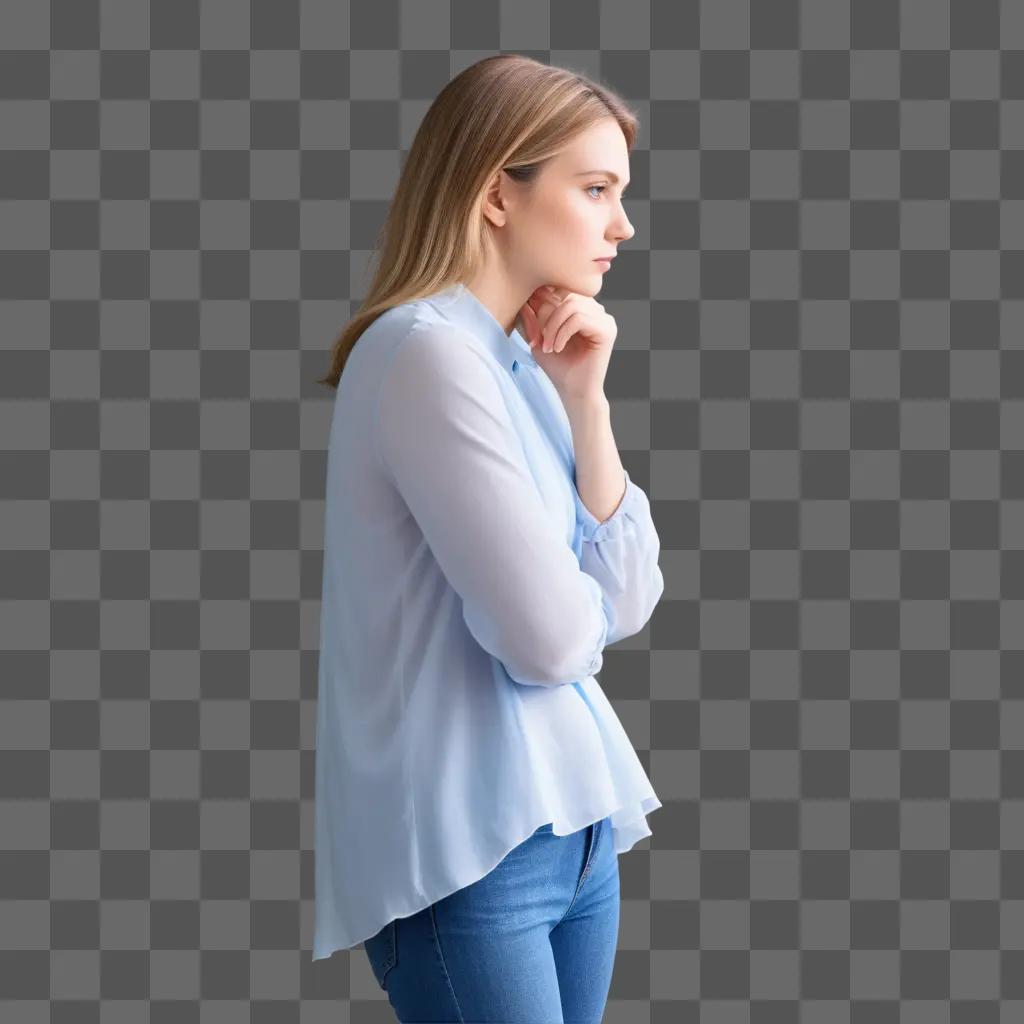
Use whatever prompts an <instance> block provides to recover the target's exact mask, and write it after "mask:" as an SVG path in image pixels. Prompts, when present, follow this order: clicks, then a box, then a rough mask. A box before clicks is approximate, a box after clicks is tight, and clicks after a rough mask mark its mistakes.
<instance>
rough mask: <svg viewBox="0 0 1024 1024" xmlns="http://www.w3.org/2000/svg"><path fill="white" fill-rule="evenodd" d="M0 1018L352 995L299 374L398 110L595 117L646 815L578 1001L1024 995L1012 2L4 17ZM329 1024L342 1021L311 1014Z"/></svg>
mask: <svg viewBox="0 0 1024 1024" xmlns="http://www.w3.org/2000/svg"><path fill="white" fill-rule="evenodd" d="M0 48H2V51H3V52H2V53H0V247H2V252H0V342H2V346H0V397H2V399H3V401H2V403H0V495H2V499H3V500H2V503H0V547H2V550H0V694H2V697H3V703H2V706H0V899H2V903H0V998H2V999H3V1000H5V1001H4V1002H3V1003H0V1007H2V1008H0V1017H2V1019H3V1020H4V1022H5V1024H7V1022H10V1024H41V1022H52V1024H70V1022H74V1024H97V1022H100V1021H102V1022H104V1024H108V1022H109V1024H120V1022H125V1024H127V1022H133V1024H134V1022H137V1021H142V1020H149V1021H153V1022H157V1024H170V1022H174V1024H191V1022H216V1024H235V1022H242V1021H246V1022H249V1021H252V1022H257V1024H259V1022H271V1021H272V1022H274V1024H281V1022H286V1024H290V1022H298V1021H302V1022H325V1024H326V1022H331V1024H334V1022H338V1021H343V1020H345V1019H351V1020H353V1021H385V1020H390V1019H392V1015H391V1012H390V1008H389V1007H388V1005H387V1003H386V1001H385V1000H384V997H383V993H381V992H380V991H379V990H378V989H377V988H376V986H375V983H374V981H373V978H372V975H371V973H370V970H369V966H368V964H367V962H366V960H365V958H364V957H363V956H362V954H361V952H359V950H358V949H357V950H355V951H353V952H351V953H341V954H338V955H336V956H335V957H333V958H332V959H330V960H327V961H322V962H318V963H317V964H315V965H314V964H313V963H312V962H311V961H310V956H309V945H310V941H311V929H312V877H313V852H312V835H313V830H312V825H313V822H312V806H313V804H312V798H313V789H312V786H313V772H312V768H313V747H314V731H313V727H314V722H315V718H314V713H315V700H316V665H317V649H318V616H319V607H320V605H319V598H320V585H321V574H320V569H321V548H322V519H323V511H324V508H323V500H322V499H323V484H324V465H325V460H324V455H325V453H324V450H323V449H324V445H325V443H326V436H327V429H328V424H329V417H330V414H331V410H332V399H333V395H334V392H333V391H330V390H329V389H327V388H325V387H322V386H321V385H318V384H316V383H315V379H316V377H318V376H320V375H322V374H324V373H325V372H326V371H327V368H328V364H327V349H328V346H329V345H330V343H331V341H332V340H333V338H334V336H335V335H336V333H337V331H338V330H339V329H340V327H341V325H342V324H343V323H344V322H345V320H346V319H347V317H348V315H349V314H350V313H351V311H352V310H353V309H354V305H355V302H356V300H357V299H358V296H359V295H360V294H361V291H362V289H363V288H364V287H365V282H366V265H367V262H368V260H369V257H370V255H371V251H372V249H373V246H374V244H375V239H376V233H377V229H378V226H379V224H380V222H381V220H382V217H383V215H384V212H385V209H386V206H387V203H388V200H389V198H390V196H391V194H392V191H393V188H394V185H395V182H396V179H397V175H398V173H399V169H400V166H401V161H402V158H403V155H404V154H405V153H406V152H407V151H408V147H409V145H410V143H411V140H412V136H413V133H414V131H415V128H416V126H417V124H418V123H419V120H420V118H421V117H422V115H423V113H424V111H425V110H426V108H427V107H428V105H429V103H430V101H431V99H432V98H433V97H434V96H435V95H436V94H437V92H438V91H439V90H440V88H441V87H442V86H443V85H444V84H445V83H446V82H447V81H448V80H449V79H450V78H451V77H452V75H454V74H455V73H456V72H457V71H459V70H461V68H462V67H464V66H466V65H467V64H470V63H472V62H474V61H475V60H477V59H479V58H480V57H483V56H486V55H487V54H490V53H493V52H497V51H499V50H505V51H515V52H521V53H527V54H530V55H533V56H537V57H539V58H540V59H542V60H544V61H549V62H551V63H555V64H562V65H564V66H568V67H573V68H576V69H578V70H582V71H584V72H587V73H589V74H591V75H594V76H597V77H599V78H600V79H601V80H603V81H606V82H607V83H609V84H610V85H612V86H613V87H615V88H616V89H618V90H619V91H621V92H622V93H623V94H624V95H625V97H626V98H627V100H628V101H629V102H630V103H631V104H632V105H633V106H634V107H636V108H637V109H638V110H639V111H640V113H641V118H642V122H643V123H642V127H641V134H640V139H639V141H638V144H637V147H636V149H635V150H634V152H633V153H632V156H631V170H632V180H633V185H632V186H631V189H630V193H629V197H627V200H626V206H627V209H628V213H629V216H630V218H631V220H632V221H633V223H634V225H635V226H636V235H635V236H634V238H633V239H632V240H631V241H630V243H628V245H626V246H625V247H624V248H623V251H622V254H621V256H620V258H619V260H618V261H617V262H616V265H615V270H614V272H613V273H612V274H610V275H608V276H607V277H606V278H605V286H604V289H603V291H602V292H601V295H600V299H601V301H602V302H604V303H606V304H607V306H608V308H609V310H610V311H611V312H612V313H613V314H614V315H615V316H616V318H617V319H618V322H619V340H618V342H617V345H616V355H615V356H614V357H613V360H612V366H611V371H610V379H609V382H608V384H609V388H608V393H609V398H610V399H611V402H612V409H613V423H614V429H615V433H616V438H617V440H618V442H619V444H620V448H621V450H622V455H623V461H624V462H625V464H626V466H627V469H628V470H629V472H630V474H631V476H632V477H633V478H634V479H636V480H637V482H638V483H640V484H641V485H642V486H643V487H644V488H645V489H646V490H647V491H648V493H649V495H650V496H651V499H652V508H653V511H654V515H655V520H656V522H657V524H658V528H659V532H660V534H661V538H662V545H663V552H662V567H663V570H664V573H665V577H666V592H665V595H664V597H663V598H662V601H661V604H660V605H659V607H658V609H657V611H656V612H655V615H654V618H653V619H652V621H651V623H650V624H649V625H648V627H647V628H646V629H645V630H644V631H643V632H642V633H640V634H638V635H637V636H636V637H633V638H630V640H629V641H624V642H622V643H620V644H618V645H616V646H615V647H613V648H611V649H609V650H608V651H607V652H606V659H605V668H604V671H603V672H602V674H601V682H602V685H603V686H604V688H605V690H606V692H607V693H608V695H609V697H610V698H611V699H612V700H613V702H614V703H615V706H616V708H617V710H618V712H619V714H620V716H621V718H622V720H623V722H624V724H625V726H626V728H627V729H628V731H629V733H630V735H631V737H632V738H633V740H634V741H635V744H636V746H637V749H638V750H639V751H640V754H641V757H642V759H643V761H644V763H645V765H648V766H649V768H650V773H651V777H652V780H653V782H654V785H655V788H656V790H657V791H658V794H659V796H660V797H661V798H662V800H663V802H664V807H663V808H662V809H660V810H659V811H657V812H655V814H654V815H652V818H651V825H652V828H653V831H654V835H653V836H652V837H651V838H650V839H649V840H646V841H645V842H644V843H642V844H640V845H639V846H638V847H637V849H635V850H634V851H632V852H630V853H629V854H627V855H624V856H623V857H622V859H621V862H620V863H621V871H622V890H623V891H622V918H621V931H620V949H619V953H618V959H617V964H616V972H615V977H614V979H613V983H612V988H611V995H610V998H609V1003H608V1010H607V1014H606V1017H605V1020H606V1021H607V1022H608V1024H618V1022H622V1024H626V1022H629V1024H634V1022H642V1021H649V1022H652V1024H668V1022H673V1024H691V1022H698V1021H699V1022H700V1024H746V1022H750V1024H776V1022H780V1024H781V1022H786V1024H789V1022H794V1021H798V1020H799V1021H801V1022H803V1024H868V1022H870V1024H895V1022H897V1021H899V1022H901V1024H945V1022H954V1024H955V1022H970V1024H990V1022H992V1024H994V1022H1000V1024H1005V1022H1010V1021H1020V1020H1022V1019H1024V849H1022V844H1024V781H1022V780H1024V653H1022V651H1024V643H1022V640H1024V515H1022V508H1024V3H1022V2H1021V0H1003V2H1002V3H1000V2H999V0H903V2H902V3H899V2H897V0H805V2H803V3H800V2H799V0H707V2H705V3H697V2H685V3H684V2H650V3H644V2H636V3H631V2H626V0H607V2H604V3H597V2H582V0H574V2H569V0H565V2H562V0H558V2H552V3H550V4H548V3H514V4H513V3H508V4H504V5H499V4H498V3H496V2H493V0H491V2H483V0H458V2H456V0H451V2H446V0H406V2H404V3H398V2H395V0H373V2H361V0H360V2H355V0H353V2H352V3H351V4H348V3H338V2H330V0H304V2H301V3H298V2H277V3H274V2H270V0H259V2H252V3H248V2H243V0H202V2H201V3H200V2H198V0H160V2H152V3H149V4H147V3H143V2H142V0H137V2H136V0H52V2H51V3H50V4H49V7H47V3H46V2H45V0H3V3H0ZM346 1015H348V1017H346Z"/></svg>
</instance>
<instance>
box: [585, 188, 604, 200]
mask: <svg viewBox="0 0 1024 1024" xmlns="http://www.w3.org/2000/svg"><path fill="white" fill-rule="evenodd" d="M607 187H608V186H607V185H588V186H587V187H586V190H585V191H586V192H587V193H589V192H590V190H591V189H592V188H599V189H600V190H601V191H602V192H603V191H604V190H605V189H606V188H607ZM597 198H598V197H597V196H591V199H597Z"/></svg>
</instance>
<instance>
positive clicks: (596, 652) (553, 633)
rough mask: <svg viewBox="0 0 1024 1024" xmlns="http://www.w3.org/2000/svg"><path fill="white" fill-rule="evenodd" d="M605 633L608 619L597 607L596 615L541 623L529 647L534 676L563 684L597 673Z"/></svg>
mask: <svg viewBox="0 0 1024 1024" xmlns="http://www.w3.org/2000/svg"><path fill="white" fill-rule="evenodd" d="M552 626H554V627H555V628H554V629H552ZM607 635H608V620H607V618H606V617H605V615H604V611H603V610H602V609H601V607H600V606H598V607H597V609H596V614H594V615H589V616H581V617H580V618H579V619H578V620H573V621H572V622H571V623H567V622H566V621H564V620H563V621H562V622H561V623H558V622H557V621H550V622H547V623H545V624H544V626H543V629H542V631H541V632H540V634H539V636H540V642H539V643H538V644H537V645H536V647H535V648H534V650H533V661H534V671H535V673H536V676H537V678H538V679H539V680H540V681H541V683H542V685H544V686H565V685H566V684H568V683H574V682H577V681H579V680H583V679H586V678H587V677H588V676H592V675H594V674H596V673H597V672H600V671H601V665H602V663H603V660H604V653H603V652H604V647H605V643H606V642H607Z"/></svg>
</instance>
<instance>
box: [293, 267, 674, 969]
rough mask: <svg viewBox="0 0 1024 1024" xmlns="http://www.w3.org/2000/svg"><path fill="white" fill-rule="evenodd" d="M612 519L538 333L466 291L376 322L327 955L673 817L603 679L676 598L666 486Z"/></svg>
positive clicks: (332, 807) (329, 706)
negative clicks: (548, 846)
mask: <svg viewBox="0 0 1024 1024" xmlns="http://www.w3.org/2000/svg"><path fill="white" fill-rule="evenodd" d="M625 486H626V490H625V494H624V496H623V498H622V500H621V502H620V503H619V506H618V508H617V509H616V510H615V512H614V513H613V514H612V515H611V516H610V517H609V518H608V519H606V520H604V521H603V522H599V521H598V520H597V519H596V518H595V517H594V516H593V515H592V514H591V512H590V511H589V510H588V509H587V507H586V506H585V505H584V504H583V502H582V501H581V499H580V497H579V494H578V492H577V491H576V486H575V461H574V458H573V448H572V431H571V428H570V424H569V420H568V417H567V415H566V412H565V409H564V407H563V405H562V402H561V399H560V398H559V397H558V393H557V392H556V391H555V389H554V386H553V385H552V383H551V381H550V379H549V378H548V376H547V375H546V374H545V373H544V371H543V370H542V369H541V368H540V367H539V366H538V365H537V363H536V361H535V360H534V358H533V356H532V354H531V352H530V348H529V345H528V344H527V343H526V341H525V340H524V339H523V337H522V336H521V335H520V333H519V331H518V330H513V332H512V334H511V335H506V334H505V331H504V330H503V329H502V327H501V325H500V324H499V323H498V321H497V320H496V319H495V318H494V316H493V315H492V314H491V312H490V311H489V310H488V309H487V307H486V306H484V305H483V304H482V303H481V302H480V301H479V299H477V298H476V296H475V295H474V294H473V292H472V291H470V290H469V289H468V288H466V287H465V286H463V285H454V286H452V287H449V288H446V289H444V290H442V291H440V292H438V293H436V294H434V295H432V296H429V297H428V298H425V299H419V300H416V301H413V302H407V303H403V304H402V305H399V306H396V307H393V308H392V309H389V310H388V311H387V312H385V313H384V314H382V315H381V316H380V317H378V319H377V320H375V321H374V322H373V323H372V324H371V325H370V327H369V328H368V329H367V330H366V331H365V332H364V333H363V334H362V335H361V337H360V338H359V340H358V342H357V343H356V345H355V347H354V348H353V349H352V352H351V353H350V355H349V358H348V363H347V364H346V367H345V371H344V373H343V374H342V376H341V381H340V384H339V387H338V390H337V393H336V396H335V404H334V411H333V418H332V421H331V429H330V438H329V442H328V454H327V487H326V498H325V516H324V565H323V599H322V605H321V618H320V662H319V690H318V703H317V721H316V790H315V793H316V796H315V833H316V848H315V906H314V911H315V929H314V939H313V959H314V960H318V959H322V958H324V957H327V956H329V955H330V954H331V953H332V952H334V951H335V950H338V949H346V948H349V947H351V946H355V945H357V944H358V943H359V942H361V941H362V940H364V939H366V938H368V937H369V936H371V935H373V934H375V933H376V932H377V931H379V930H380V929H381V928H382V927H383V926H384V925H385V924H387V923H388V922H389V921H391V920H392V919H394V918H396V917H408V916H409V915H411V914H414V913H416V912H417V911H419V910H422V909H423V908H424V907H427V906H429V905H430V904H431V903H434V902H436V901H437V900H439V899H442V898H443V897H444V896H447V895H449V894H451V893H453V892H455V891H456V890H457V889H461V888H463V887H465V886H467V885H469V884H470V883H472V882H475V881H477V880H478V879H480V878H482V877H483V876H484V875H485V874H487V873H488V872H489V871H491V870H492V869H493V868H494V867H496V866H497V864H498V863H499V862H500V861H501V860H502V859H503V858H504V857H505V855H506V854H507V853H509V851H510V850H511V849H512V848H513V847H515V846H517V845H518V844H519V843H521V842H523V841H524V840H526V839H527V838H528V837H529V836H530V835H531V834H532V833H533V832H534V831H535V830H536V829H537V828H539V827H540V826H541V825H543V824H546V823H548V822H552V823H553V828H554V831H555V833H557V834H558V835H567V834H568V833H570V832H575V831H577V830H579V829H581V828H584V827H586V826H587V825H588V824H590V823H591V822H594V821H597V820H599V819H601V818H604V817H607V816H609V815H610V816H611V826H612V836H613V841H614V846H615V850H616V852H617V853H623V852H625V851H626V850H628V849H630V848H631V847H632V846H633V845H634V844H635V843H636V842H637V841H638V840H640V839H643V838H644V837H646V836H649V835H651V830H650V828H649V827H648V825H647V821H646V816H647V815H648V814H649V813H650V812H651V811H653V810H655V809H656V808H658V807H660V806H661V801H660V800H659V799H658V797H657V796H656V794H655V792H654V790H653V789H652V787H651V783H650V781H649V779H648V777H647V775H646V773H645V772H644V769H643V766H642V765H641V763H640V760H639V758H638V757H637V755H636V751H635V750H634V749H633V746H632V744H631V742H630V740H629V737H628V735H627V734H626V732H625V730H624V729H623V727H622V724H621V722H620V721H619V718H618V716H617V715H616V713H615V710H614V709H613V707H612V706H611V704H610V703H609V701H608V699H607V697H606V696H605V694H604V691H603V690H602V689H601V687H600V685H599V684H598V682H597V680H596V679H595V678H594V673H595V672H597V671H599V669H600V668H601V664H602V657H603V656H602V651H603V649H604V647H605V645H606V644H609V643H614V642H615V641H617V640H620V639H622V638H623V637H628V636H632V635H633V634H635V633H637V632H639V631H640V630H641V629H642V628H643V627H644V625H645V624H646V623H647V621H648V620H649V619H650V617H651V614H652V612H653V611H654V607H655V605H656V604H657V602H658V599H659V598H660V597H661V594H662V591H663V590H664V580H663V578H662V574H661V570H660V569H659V567H658V554H659V550H660V544H659V540H658V534H657V531H656V530H655V527H654V523H653V521H652V519H651V513H650V505H649V502H648V498H647V495H646V494H645V493H644V491H643V490H642V489H641V488H640V487H638V486H637V485H636V484H635V483H634V482H633V481H632V480H631V479H630V478H629V474H628V472H627V473H626V475H625Z"/></svg>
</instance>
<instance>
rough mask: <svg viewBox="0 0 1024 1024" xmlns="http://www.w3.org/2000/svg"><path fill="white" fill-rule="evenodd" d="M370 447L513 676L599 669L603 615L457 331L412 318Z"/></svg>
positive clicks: (595, 589) (386, 383)
mask: <svg viewBox="0 0 1024 1024" xmlns="http://www.w3.org/2000/svg"><path fill="white" fill-rule="evenodd" d="M375 433H376V437H377V441H378V448H377V453H378V455H379V457H380V462H381V465H382V467H383V469H384V471H385V472H386V473H387V474H388V475H389V476H390V478H391V480H392V481H393V483H394V485H395V487H396V489H397V490H398V492H399V493H400V494H401V496H402V498H403V499H404V501H405V503H406V505H407V506H408V508H409V511H410V512H411V514H412V516H413V517H414V519H415V520H416V522H417V524H418V526H419V528H420V530H421V531H422V534H423V537H424V538H425V540H426V542H427V544H428V545H429V547H430V550H431V552H432V553H433V555H434V557H435V558H436V560H437V562H438V565H439V566H440V568H441V571H442V572H443V573H444V575H445V577H446V578H447V580H448V582H449V583H450V584H451V586H452V588H453V589H454V590H455V591H456V593H457V594H458V595H459V596H460V597H461V598H462V604H463V617H464V619H465V622H466V625H467V627H468V629H469V631H470V633H471V634H472V636H473V637H474V639H475V640H476V641H477V643H478V644H480V646H481V647H483V648H484V649H485V650H486V651H488V652H489V653H490V654H491V655H493V656H494V657H495V658H497V659H498V660H499V661H500V662H501V663H502V664H503V665H504V667H505V670H506V671H507V672H508V674H509V676H510V677H511V678H512V679H513V680H514V681H516V682H518V683H524V684H527V685H538V686H557V685H561V684H564V683H571V682H574V681H576V680H581V679H585V678H586V677H587V676H590V675H593V674H594V673H596V672H598V671H599V670H600V668H601V664H602V658H603V656H602V651H603V649H604V646H605V644H606V642H607V640H606V636H607V632H608V626H609V622H608V618H607V616H606V613H605V601H604V597H603V594H602V590H601V586H600V584H599V582H598V580H597V579H595V578H594V577H593V576H592V575H588V574H587V573H586V572H584V571H583V570H582V569H581V567H580V564H579V561H578V560H577V558H576V555H575V553H574V552H573V550H572V548H571V547H570V546H569V545H568V544H567V543H566V541H565V538H564V536H563V535H562V534H560V533H559V531H558V529H557V528H556V526H555V524H554V522H553V520H552V517H551V514H550V512H549V511H548V510H547V508H546V507H545V506H544V504H543V502H542V500H541V497H540V494H539V492H538V491H537V487H536V484H535V482H534V480H533V478H532V476H531V474H530V470H529V467H528V465H527V463H526V459H525V455H524V453H523V450H522V446H521V442H520V440H519V436H518V434H517V432H516V429H515V427H514V425H513V423H512V419H511V417H510V414H509V412H508V409H507V407H506V405H505V400H504V398H503V396H502V394H501V389H500V387H499V385H498V381H497V380H496V378H495V376H494V371H493V370H492V368H491V367H490V366H489V365H488V363H487V360H486V358H485V357H484V355H483V354H482V353H481V352H480V351H479V350H478V349H476V348H475V347H474V345H473V342H472V341H471V340H470V339H469V338H468V337H466V336H464V335H463V334H461V333H460V332H459V331H458V330H455V329H442V328H438V327H435V326H427V327H417V328H415V329H414V330H413V331H412V332H411V333H410V334H409V335H407V336H406V337H405V338H403V339H402V340H401V341H400V342H399V343H398V345H397V348H396V351H395V352H394V353H392V355H391V362H390V365H389V366H388V367H387V369H386V371H385V373H384V376H383V380H382V384H381V390H380V393H379V397H378V406H377V419H376V430H375Z"/></svg>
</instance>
